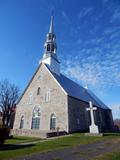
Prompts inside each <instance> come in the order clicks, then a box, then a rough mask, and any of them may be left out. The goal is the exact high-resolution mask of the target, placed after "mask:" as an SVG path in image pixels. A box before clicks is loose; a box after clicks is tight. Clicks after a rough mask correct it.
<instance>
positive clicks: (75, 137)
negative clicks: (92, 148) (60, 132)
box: [0, 133, 102, 160]
mask: <svg viewBox="0 0 120 160" xmlns="http://www.w3.org/2000/svg"><path fill="white" fill-rule="evenodd" d="M16 138H17V140H12V139H9V140H7V141H6V144H10V142H11V144H13V147H12V148H9V149H4V150H1V151H0V160H3V159H7V158H12V157H17V156H22V155H28V154H33V153H36V152H47V151H50V150H56V149H60V148H66V147H71V146H76V145H82V144H87V143H91V142H95V141H99V140H101V139H102V137H92V136H84V134H80V133H75V134H72V135H70V136H68V137H62V138H57V139H53V140H50V141H46V142H39V143H36V144H33V145H26V146H15V141H16V143H18V141H19V142H21V141H23V139H24V141H28V140H30V138H28V137H26V138H25V137H24V138H23V137H16Z"/></svg>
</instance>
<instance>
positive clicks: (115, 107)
mask: <svg viewBox="0 0 120 160" xmlns="http://www.w3.org/2000/svg"><path fill="white" fill-rule="evenodd" d="M110 108H111V109H112V112H113V115H115V118H120V104H111V105H110Z"/></svg>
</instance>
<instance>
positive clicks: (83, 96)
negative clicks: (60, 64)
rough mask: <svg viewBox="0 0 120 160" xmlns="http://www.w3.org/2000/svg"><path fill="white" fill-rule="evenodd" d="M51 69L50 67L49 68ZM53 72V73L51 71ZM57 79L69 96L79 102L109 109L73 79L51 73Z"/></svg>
mask: <svg viewBox="0 0 120 160" xmlns="http://www.w3.org/2000/svg"><path fill="white" fill-rule="evenodd" d="M47 68H48V69H49V67H48V66H47ZM49 71H50V69H49ZM50 72H51V71H50ZM51 73H52V75H53V76H54V77H55V79H56V80H57V81H58V82H59V84H60V85H61V86H62V88H63V89H64V90H65V91H66V92H67V94H68V95H69V96H71V97H74V98H77V99H79V100H82V101H85V102H88V103H89V101H92V103H93V104H94V105H95V106H97V107H99V108H102V109H109V108H108V107H107V106H106V105H105V104H104V103H103V102H102V101H101V100H100V99H99V98H98V97H97V96H96V95H95V94H94V93H93V92H92V91H90V90H89V89H85V88H84V87H82V86H80V85H78V84H77V83H75V82H74V81H72V80H71V79H69V78H67V77H66V76H64V75H62V74H60V75H57V74H55V73H53V72H51Z"/></svg>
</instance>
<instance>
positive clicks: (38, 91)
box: [37, 87, 40, 95]
mask: <svg viewBox="0 0 120 160" xmlns="http://www.w3.org/2000/svg"><path fill="white" fill-rule="evenodd" d="M37 95H40V87H38V89H37Z"/></svg>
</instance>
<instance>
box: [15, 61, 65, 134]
mask: <svg viewBox="0 0 120 160" xmlns="http://www.w3.org/2000/svg"><path fill="white" fill-rule="evenodd" d="M39 87H40V95H37V89H38V88H39ZM47 91H49V92H50V100H49V101H48V102H46V101H45V95H46V92H47ZM31 93H32V95H33V98H32V103H31V104H29V96H30V94H31ZM58 95H59V96H58ZM35 106H39V107H40V112H41V113H40V131H41V132H42V133H43V132H49V131H50V116H51V114H52V113H54V114H55V115H56V118H57V120H56V121H57V124H56V127H59V130H60V131H61V130H62V131H66V132H68V111H67V109H68V108H67V95H66V93H65V92H64V91H63V90H62V88H61V87H60V86H59V84H58V83H57V82H56V81H55V80H54V78H53V76H52V75H51V73H50V72H49V71H48V69H47V68H46V66H45V65H44V64H43V63H42V64H41V65H40V67H39V69H38V70H37V73H36V74H35V75H34V77H33V79H32V81H31V82H30V84H29V86H28V87H27V89H26V90H25V92H24V94H23V96H22V98H21V99H20V101H19V103H18V105H17V110H16V116H15V122H14V128H13V129H14V132H13V133H14V134H19V132H18V129H19V128H20V120H21V117H22V116H24V127H23V128H24V129H25V130H26V131H25V132H24V134H25V133H26V135H29V134H28V133H27V130H28V132H29V130H31V123H32V115H33V110H34V107H35ZM16 129H17V130H16ZM15 130H16V133H15ZM20 134H21V132H20ZM36 134H37V133H36ZM34 135H35V134H34ZM37 135H38V134H37Z"/></svg>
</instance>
